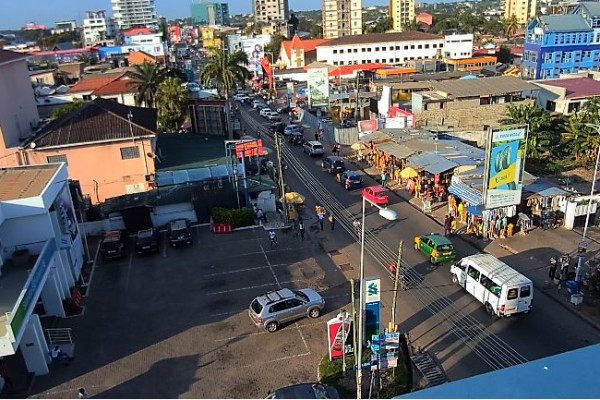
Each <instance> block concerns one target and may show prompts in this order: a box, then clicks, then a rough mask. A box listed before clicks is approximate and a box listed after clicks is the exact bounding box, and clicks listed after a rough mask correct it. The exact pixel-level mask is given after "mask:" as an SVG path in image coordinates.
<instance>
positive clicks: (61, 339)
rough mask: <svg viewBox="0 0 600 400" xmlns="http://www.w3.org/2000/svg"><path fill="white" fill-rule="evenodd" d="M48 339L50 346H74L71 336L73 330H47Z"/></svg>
mask: <svg viewBox="0 0 600 400" xmlns="http://www.w3.org/2000/svg"><path fill="white" fill-rule="evenodd" d="M46 339H47V341H48V345H49V346H52V345H57V344H72V343H73V335H72V334H71V328H55V329H46Z"/></svg>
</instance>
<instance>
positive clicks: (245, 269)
mask: <svg viewBox="0 0 600 400" xmlns="http://www.w3.org/2000/svg"><path fill="white" fill-rule="evenodd" d="M287 265H290V264H272V265H263V266H261V267H252V268H241V269H235V270H233V271H223V272H215V273H212V274H206V275H204V277H206V278H209V277H213V276H219V275H229V274H237V273H238V272H248V271H256V270H258V269H265V268H271V267H284V266H287Z"/></svg>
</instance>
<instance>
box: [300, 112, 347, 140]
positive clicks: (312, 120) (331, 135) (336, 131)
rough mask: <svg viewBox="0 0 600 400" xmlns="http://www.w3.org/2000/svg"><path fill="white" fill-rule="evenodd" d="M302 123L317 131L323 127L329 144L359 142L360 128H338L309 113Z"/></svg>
mask: <svg viewBox="0 0 600 400" xmlns="http://www.w3.org/2000/svg"><path fill="white" fill-rule="evenodd" d="M302 123H304V124H307V125H309V126H310V127H311V128H313V129H315V130H317V129H319V126H322V127H323V139H324V140H325V141H326V142H329V143H339V144H344V145H348V146H349V145H351V144H353V143H355V142H357V141H358V128H356V127H353V128H338V127H336V126H334V125H333V124H331V123H328V122H322V121H321V120H320V119H319V118H317V117H316V116H314V115H312V114H311V113H309V112H304V115H303V117H302Z"/></svg>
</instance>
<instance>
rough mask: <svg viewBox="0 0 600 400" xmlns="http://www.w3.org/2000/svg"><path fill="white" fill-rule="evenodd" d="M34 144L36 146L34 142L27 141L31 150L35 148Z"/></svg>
mask: <svg viewBox="0 0 600 400" xmlns="http://www.w3.org/2000/svg"><path fill="white" fill-rule="evenodd" d="M35 146H36V145H35V142H31V143H29V148H30V149H32V150H33V149H35Z"/></svg>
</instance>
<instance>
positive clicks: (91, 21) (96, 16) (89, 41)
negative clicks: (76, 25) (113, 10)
mask: <svg viewBox="0 0 600 400" xmlns="http://www.w3.org/2000/svg"><path fill="white" fill-rule="evenodd" d="M82 28H83V46H84V47H90V46H94V45H95V44H96V43H99V42H102V41H103V40H106V38H107V36H108V32H107V31H108V29H107V26H106V11H105V10H99V11H86V18H85V19H84V20H83V25H82Z"/></svg>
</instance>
